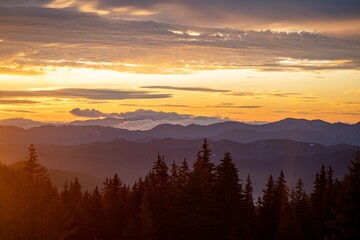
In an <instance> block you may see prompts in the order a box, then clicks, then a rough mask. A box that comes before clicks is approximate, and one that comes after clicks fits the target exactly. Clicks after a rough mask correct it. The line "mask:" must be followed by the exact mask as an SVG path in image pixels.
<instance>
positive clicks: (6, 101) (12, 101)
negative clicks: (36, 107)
mask: <svg viewBox="0 0 360 240" xmlns="http://www.w3.org/2000/svg"><path fill="white" fill-rule="evenodd" d="M0 97H1V91H0ZM37 103H40V102H39V101H33V100H24V99H0V105H7V104H9V105H14V104H25V105H27V104H37Z"/></svg>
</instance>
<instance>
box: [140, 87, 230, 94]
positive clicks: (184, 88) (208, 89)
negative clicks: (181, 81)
mask: <svg viewBox="0 0 360 240" xmlns="http://www.w3.org/2000/svg"><path fill="white" fill-rule="evenodd" d="M141 88H147V89H166V90H178V91H188V92H209V93H226V92H230V90H223V89H213V88H204V87H174V86H143V87H141Z"/></svg>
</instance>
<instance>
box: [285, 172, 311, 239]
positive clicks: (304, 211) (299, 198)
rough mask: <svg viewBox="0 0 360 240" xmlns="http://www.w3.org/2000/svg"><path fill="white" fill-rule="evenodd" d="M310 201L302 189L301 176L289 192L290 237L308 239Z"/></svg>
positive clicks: (309, 236)
mask: <svg viewBox="0 0 360 240" xmlns="http://www.w3.org/2000/svg"><path fill="white" fill-rule="evenodd" d="M310 208H311V205H310V201H309V197H308V195H307V194H306V192H305V190H304V183H303V181H302V179H301V178H299V180H298V181H297V183H296V185H295V189H294V190H292V192H291V198H290V220H289V225H290V227H289V229H290V232H291V233H292V234H291V238H292V239H299V240H302V239H304V240H305V239H309V238H311V235H310V234H309V233H310V231H311V228H310V224H309V219H310V218H311V215H310Z"/></svg>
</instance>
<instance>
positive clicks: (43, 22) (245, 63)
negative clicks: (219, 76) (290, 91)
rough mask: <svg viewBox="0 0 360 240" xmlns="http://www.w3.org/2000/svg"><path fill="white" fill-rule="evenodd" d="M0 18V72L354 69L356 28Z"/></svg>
mask: <svg viewBox="0 0 360 240" xmlns="http://www.w3.org/2000/svg"><path fill="white" fill-rule="evenodd" d="M212 4H214V3H212ZM215 19H216V18H215ZM0 22H1V23H2V24H1V25H0V32H1V39H2V40H3V41H2V42H1V43H0V66H2V67H1V69H0V73H7V74H19V73H21V74H24V75H29V74H42V73H44V72H47V71H52V70H53V69H54V68H60V67H73V68H91V69H102V70H113V71H119V72H131V73H154V74H159V73H160V74H174V73H175V74H176V73H181V74H184V73H193V72H196V71H199V70H215V69H216V70H218V69H258V70H263V71H303V70H311V71H318V70H327V69H359V68H360V55H359V51H357V49H358V46H359V43H360V35H356V34H355V35H354V36H336V35H327V34H320V33H312V32H277V31H253V30H239V29H234V28H212V27H194V26H187V25H178V24H165V23H158V22H153V21H129V20H118V19H110V18H106V17H102V16H99V15H96V14H90V13H82V12H76V11H71V10H69V9H68V8H67V9H45V8H1V7H0ZM359 26H360V25H359ZM54 29H56V31H54ZM180 33H181V34H180ZM104 36H106V37H104ZM169 53H171V54H169ZM84 59H86V60H84ZM154 59H156V61H154ZM149 87H164V88H165V87H169V86H149ZM170 87H171V86H170ZM168 90H171V89H168ZM172 90H184V91H185V90H186V91H192V90H194V91H195V89H180V88H179V89H175V88H173V89H172ZM197 90H199V91H202V90H206V88H205V89H197ZM210 91H211V90H210ZM220 91H221V90H220Z"/></svg>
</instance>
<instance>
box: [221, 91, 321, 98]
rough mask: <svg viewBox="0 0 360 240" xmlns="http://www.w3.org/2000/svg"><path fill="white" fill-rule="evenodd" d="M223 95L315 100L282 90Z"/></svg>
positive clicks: (301, 94)
mask: <svg viewBox="0 0 360 240" xmlns="http://www.w3.org/2000/svg"><path fill="white" fill-rule="evenodd" d="M225 95H230V96H237V97H255V98H266V97H279V98H288V97H295V98H303V99H307V100H309V99H315V98H316V97H314V96H303V95H304V94H303V93H298V92H285V91H282V90H273V91H262V92H261V91H259V92H230V93H226V94H225Z"/></svg>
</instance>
